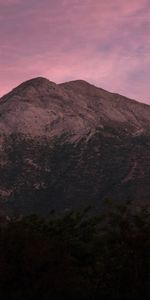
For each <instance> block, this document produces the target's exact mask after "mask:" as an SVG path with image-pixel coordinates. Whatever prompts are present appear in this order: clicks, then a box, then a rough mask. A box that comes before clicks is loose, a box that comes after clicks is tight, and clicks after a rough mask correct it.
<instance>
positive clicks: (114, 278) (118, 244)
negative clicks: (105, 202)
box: [0, 205, 150, 300]
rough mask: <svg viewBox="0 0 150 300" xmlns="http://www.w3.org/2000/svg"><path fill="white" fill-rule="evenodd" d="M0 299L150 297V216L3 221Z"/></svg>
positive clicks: (115, 212) (114, 211) (119, 210)
mask: <svg viewBox="0 0 150 300" xmlns="http://www.w3.org/2000/svg"><path fill="white" fill-rule="evenodd" d="M0 299H2V300H3V299H12V300H13V299H14V300H18V299H19V300H30V299H34V300H36V299H40V300H47V299H52V300H61V299H65V300H75V299H79V300H80V299H82V300H100V299H102V300H105V299H111V300H126V299H132V300H134V299H135V300H138V299H140V300H142V299H150V212H149V209H148V208H141V209H138V210H136V211H135V210H134V211H133V209H131V207H130V205H121V206H117V207H116V206H115V207H114V206H111V209H110V210H109V211H108V212H107V213H106V214H101V215H99V216H93V217H90V216H89V212H83V213H67V214H65V215H62V216H56V215H55V214H54V213H51V215H50V217H49V218H47V219H44V218H40V217H37V216H34V215H33V216H30V217H23V218H20V219H12V220H9V219H8V218H7V220H1V225H0Z"/></svg>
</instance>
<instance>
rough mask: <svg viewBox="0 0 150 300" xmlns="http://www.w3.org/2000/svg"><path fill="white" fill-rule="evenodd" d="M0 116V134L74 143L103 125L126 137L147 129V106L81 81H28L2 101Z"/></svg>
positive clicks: (148, 112)
mask: <svg viewBox="0 0 150 300" xmlns="http://www.w3.org/2000/svg"><path fill="white" fill-rule="evenodd" d="M0 114H1V118H0V134H4V133H6V134H10V133H23V134H26V135H30V136H32V137H34V136H43V135H44V136H45V135H46V136H47V137H49V138H53V137H55V136H60V135H61V134H62V133H68V135H70V136H72V138H73V139H75V140H76V139H79V138H82V137H84V136H85V134H90V133H93V134H94V133H95V131H96V129H97V128H100V129H104V127H105V125H106V126H108V125H110V126H122V127H124V129H125V130H126V131H128V129H129V132H128V133H129V134H131V133H132V134H138V133H140V132H143V131H145V130H149V128H150V122H149V117H150V107H149V106H148V105H145V104H141V103H138V102H136V101H133V100H129V99H127V98H125V97H123V96H120V95H117V94H112V93H109V92H106V91H104V90H102V89H100V88H97V87H95V86H92V85H90V84H89V83H87V82H84V81H82V80H77V81H73V82H68V83H64V84H60V85H56V84H55V83H53V82H51V81H49V80H47V79H45V78H35V79H31V80H29V81H27V82H25V83H23V84H21V85H20V86H19V87H17V88H15V89H14V90H13V91H12V92H10V93H9V94H7V95H6V96H4V97H2V98H1V101H0Z"/></svg>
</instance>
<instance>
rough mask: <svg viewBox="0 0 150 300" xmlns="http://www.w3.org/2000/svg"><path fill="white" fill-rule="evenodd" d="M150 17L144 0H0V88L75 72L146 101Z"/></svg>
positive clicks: (149, 6) (61, 77)
mask: <svg viewBox="0 0 150 300" xmlns="http://www.w3.org/2000/svg"><path fill="white" fill-rule="evenodd" d="M149 20H150V3H149V1H147V0H132V1H131V0H130V1H129V0H126V1H120V0H114V1H112V0H105V1H97V0H86V1H85V0H80V1H79V0H61V1H60V0H55V1H54V0H43V1H40V0H26V1H24V0H9V1H8V0H0V94H1V95H2V94H4V93H6V92H7V91H9V90H10V89H11V88H13V87H14V86H16V85H17V84H19V83H20V82H22V81H24V80H26V79H29V78H30V77H36V76H45V77H47V78H49V79H50V80H52V81H55V82H58V83H59V82H63V81H67V80H73V79H79V78H80V79H85V80H87V81H90V82H91V83H94V84H96V85H98V86H100V87H103V88H105V89H107V90H110V91H115V92H119V93H121V94H124V95H126V96H128V97H131V98H136V99H139V100H141V101H143V102H147V103H150V97H149V82H148V81H149V77H150V39H149V36H150V21H149Z"/></svg>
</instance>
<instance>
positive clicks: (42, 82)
mask: <svg viewBox="0 0 150 300" xmlns="http://www.w3.org/2000/svg"><path fill="white" fill-rule="evenodd" d="M28 86H33V87H34V88H38V87H43V86H45V87H46V86H49V87H50V86H51V87H54V86H56V83H54V82H52V81H50V80H48V79H47V78H44V77H36V78H32V79H30V80H27V81H25V82H23V83H21V84H20V85H19V86H18V87H17V89H18V88H26V87H28Z"/></svg>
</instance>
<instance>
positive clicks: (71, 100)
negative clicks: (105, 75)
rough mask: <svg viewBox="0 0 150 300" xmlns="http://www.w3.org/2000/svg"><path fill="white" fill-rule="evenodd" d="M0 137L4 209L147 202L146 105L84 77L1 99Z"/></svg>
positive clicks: (149, 140)
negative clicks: (107, 199) (107, 200)
mask: <svg viewBox="0 0 150 300" xmlns="http://www.w3.org/2000/svg"><path fill="white" fill-rule="evenodd" d="M0 142H1V143H0V145H1V146H0V212H1V214H3V213H8V214H14V213H15V214H17V213H19V214H20V213H23V214H24V213H25V214H26V213H32V212H37V213H39V212H40V213H42V214H45V213H47V212H49V211H50V210H53V209H54V210H57V211H62V210H70V209H79V208H81V207H86V206H88V205H92V207H94V209H95V210H99V209H100V208H101V206H102V202H103V199H105V198H112V199H114V200H116V201H125V200H133V201H135V203H137V202H138V203H140V204H141V203H143V202H144V203H145V202H148V201H149V199H150V184H149V183H150V178H149V174H150V163H149V158H150V106H148V105H146V104H142V103H139V102H137V101H135V100H131V99H128V98H126V97H124V96H121V95H119V94H114V93H110V92H107V91H105V90H103V89H101V88H97V87H95V86H93V85H91V84H89V83H87V82H85V81H83V80H76V81H71V82H67V83H63V84H55V83H54V82H51V81H49V80H47V79H45V78H42V77H39V78H35V79H31V80H29V81H26V82H24V83H22V84H21V85H19V86H18V87H17V88H15V89H13V90H12V91H11V92H10V93H8V94H7V95H5V96H3V97H2V98H1V99H0Z"/></svg>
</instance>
